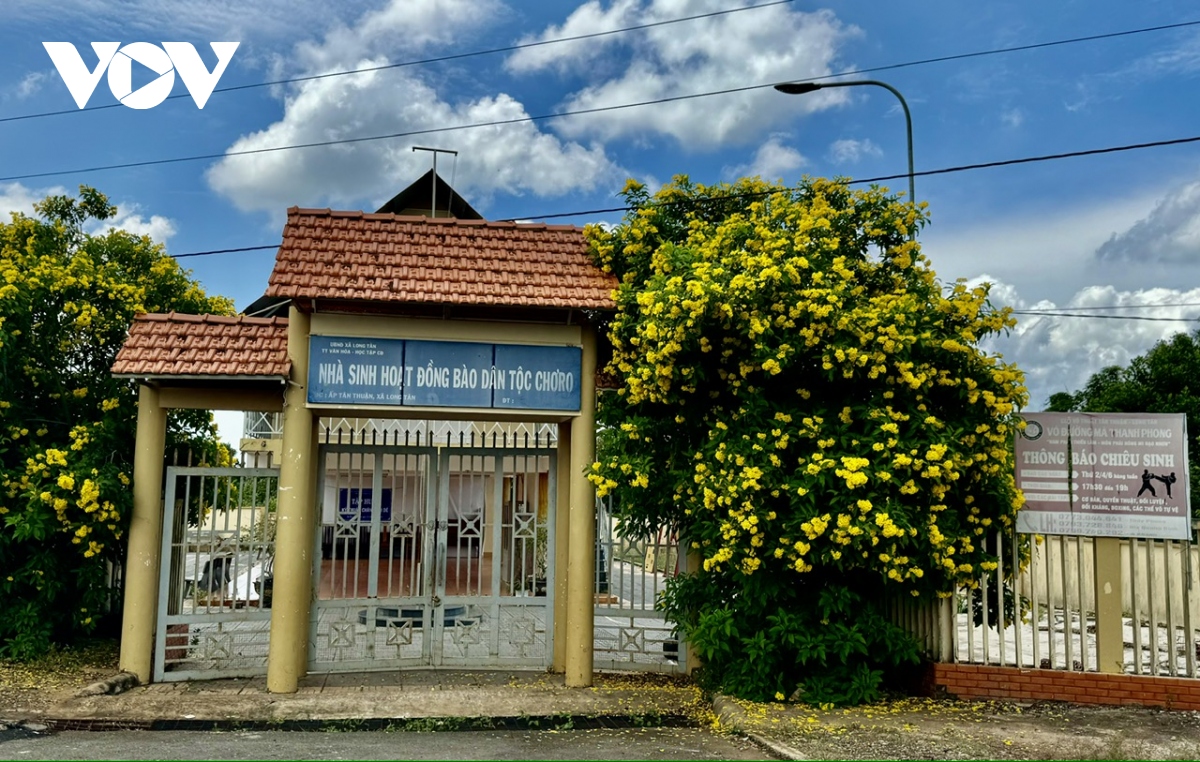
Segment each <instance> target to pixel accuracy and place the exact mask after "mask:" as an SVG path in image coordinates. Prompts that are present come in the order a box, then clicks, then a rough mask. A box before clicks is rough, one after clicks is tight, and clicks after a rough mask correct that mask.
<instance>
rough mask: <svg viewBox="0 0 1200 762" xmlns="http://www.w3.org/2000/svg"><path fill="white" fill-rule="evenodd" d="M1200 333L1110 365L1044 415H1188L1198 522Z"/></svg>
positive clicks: (1053, 402)
mask: <svg viewBox="0 0 1200 762" xmlns="http://www.w3.org/2000/svg"><path fill="white" fill-rule="evenodd" d="M1197 377H1200V330H1198V331H1196V332H1194V333H1177V334H1175V335H1174V336H1172V337H1171V338H1169V339H1164V340H1162V341H1160V342H1158V343H1157V344H1155V345H1154V346H1153V347H1151V348H1150V350H1149V351H1148V352H1146V353H1145V354H1144V355H1141V356H1139V357H1135V358H1133V359H1132V360H1131V361H1130V362H1129V365H1128V366H1127V367H1124V368H1122V367H1121V366H1119V365H1110V366H1109V367H1107V368H1104V369H1103V370H1100V371H1098V372H1097V373H1095V374H1093V375H1092V377H1091V378H1089V379H1088V381H1087V383H1086V384H1084V386H1083V388H1082V389H1080V390H1079V391H1077V392H1075V393H1074V394H1068V393H1066V392H1059V393H1057V394H1054V395H1051V397H1050V405H1049V406H1048V410H1050V411H1052V412H1058V413H1069V412H1075V411H1078V412H1086V413H1184V414H1186V415H1187V430H1188V461H1189V463H1188V471H1189V477H1188V478H1189V482H1190V491H1189V494H1190V495H1191V502H1192V515H1193V516H1195V517H1197V518H1200V494H1197V490H1198V488H1200V391H1197V387H1196V378H1197Z"/></svg>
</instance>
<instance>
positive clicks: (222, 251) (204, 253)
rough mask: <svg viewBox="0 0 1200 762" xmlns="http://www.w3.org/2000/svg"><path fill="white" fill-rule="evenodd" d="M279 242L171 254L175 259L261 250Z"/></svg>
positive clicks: (275, 246) (273, 247)
mask: <svg viewBox="0 0 1200 762" xmlns="http://www.w3.org/2000/svg"><path fill="white" fill-rule="evenodd" d="M278 248H279V244H277V243H272V244H269V245H266V246H242V247H240V248H237V249H209V250H208V251H191V252H188V253H187V254H172V255H171V256H172V257H173V258H175V259H184V258H185V257H207V256H208V255H210V254H233V253H235V252H239V251H262V250H263V249H278Z"/></svg>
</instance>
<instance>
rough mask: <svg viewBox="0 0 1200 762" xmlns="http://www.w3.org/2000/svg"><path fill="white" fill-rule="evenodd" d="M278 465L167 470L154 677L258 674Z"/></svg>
mask: <svg viewBox="0 0 1200 762" xmlns="http://www.w3.org/2000/svg"><path fill="white" fill-rule="evenodd" d="M278 487H279V472H278V470H277V469H251V468H206V467H197V468H192V467H177V466H172V467H169V468H168V469H167V488H166V499H165V505H164V513H163V527H164V530H165V531H164V532H163V538H162V556H161V558H162V567H161V572H160V580H159V590H158V618H157V622H156V637H155V646H154V680H155V681H165V680H186V679H202V678H215V677H237V676H254V675H261V674H264V673H265V672H266V666H267V646H268V643H269V638H270V618H271V613H270V611H269V610H268V609H269V607H270V591H271V588H270V582H269V580H270V577H269V570H270V561H271V558H272V557H273V555H274V525H275V524H274V509H275V503H276V500H277V495H278Z"/></svg>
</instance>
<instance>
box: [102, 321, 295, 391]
mask: <svg viewBox="0 0 1200 762" xmlns="http://www.w3.org/2000/svg"><path fill="white" fill-rule="evenodd" d="M291 367H292V364H291V361H290V360H288V354H287V318H253V317H245V316H237V317H227V316H224V315H184V314H180V313H177V312H172V313H169V314H166V315H163V314H150V315H138V316H137V318H135V319H134V321H133V325H132V326H130V328H129V338H127V339H126V340H125V344H124V345H123V346H122V347H121V351H120V352H118V353H117V359H116V361H115V362H114V363H113V367H112V372H113V375H114V376H138V377H147V376H188V377H195V376H222V377H227V378H229V377H234V378H264V379H266V378H287V376H288V373H289V372H290V370H291Z"/></svg>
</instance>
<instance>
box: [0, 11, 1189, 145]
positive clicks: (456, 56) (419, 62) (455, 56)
mask: <svg viewBox="0 0 1200 762" xmlns="http://www.w3.org/2000/svg"><path fill="white" fill-rule="evenodd" d="M791 2H795V0H773V1H772V2H767V3H760V4H758V5H747V6H744V7H742V8H728V9H726V10H723V11H711V12H709V13H699V14H696V15H695V16H683V17H681V18H676V19H666V20H663V21H651V22H648V23H645V24H637V25H635V26H627V27H622V28H620V29H609V30H608V31H604V32H589V33H587V34H577V35H573V36H571V37H556V38H555V39H553V40H537V41H534V42H523V43H519V44H516V45H506V46H504V47H501V48H488V49H487V50H474V51H471V52H468V53H451V54H448V55H444V56H435V57H433V58H420V59H416V60H413V61H400V62H398V63H393V64H382V65H380V66H364V67H362V68H360V69H346V70H343V71H331V72H326V73H325V74H309V75H306V76H302V77H288V78H287V79H275V80H270V81H267V82H251V83H249V84H245V85H230V86H229V87H218V88H216V89H214V90H213V94H214V95H215V94H217V93H232V92H238V91H241V90H254V89H257V88H260V87H274V86H277V85H290V84H294V83H296V82H311V81H313V80H318V79H330V78H332V77H345V76H348V75H351V74H367V73H370V72H376V71H387V70H389V69H402V68H405V67H409V66H423V65H426V64H434V63H444V62H446V61H458V60H461V59H464V58H474V57H476V56H486V55H493V54H496V53H513V52H516V51H518V50H526V49H528V48H537V47H542V46H544V45H557V44H559V43H563V42H578V41H580V40H592V39H595V38H597V37H608V36H610V35H614V34H624V33H625V32H637V31H641V30H643V29H652V28H654V27H660V26H667V25H669V24H679V23H682V22H684V21H696V20H697V19H706V18H713V17H714V16H727V15H730V14H733V13H741V12H742V11H753V10H758V9H759V8H769V7H771V6H775V5H786V4H788V3H791ZM1193 23H1197V24H1200V21H1197V22H1193ZM1141 31H1155V30H1132V31H1130V32H1124V33H1121V34H1136V33H1140V32H1141ZM189 97H191V96H190V95H188V93H177V94H175V95H168V96H167V97H166V98H165V99H164V100H177V99H179V98H189ZM120 105H122V104H121V103H119V102H118V103H107V104H105V105H103V106H92V107H91V108H85V109H62V110H60V111H44V112H41V113H38V114H22V115H20V116H8V117H3V118H0V123H4V122H17V121H22V120H26V119H40V118H42V117H46V116H62V115H64V114H83V113H88V112H91V111H103V110H105V109H110V108H116V107H117V106H120Z"/></svg>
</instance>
